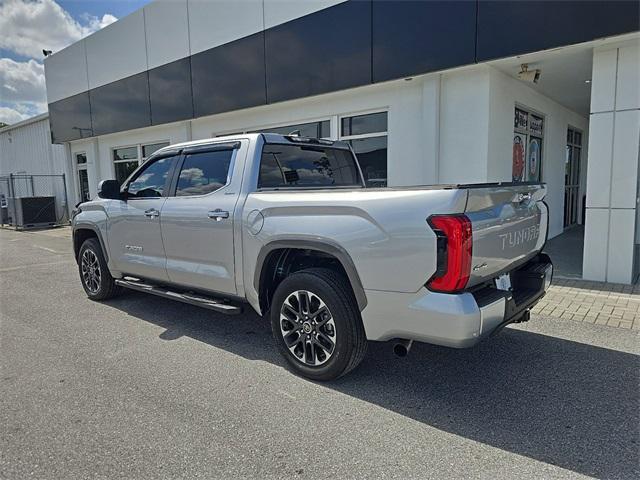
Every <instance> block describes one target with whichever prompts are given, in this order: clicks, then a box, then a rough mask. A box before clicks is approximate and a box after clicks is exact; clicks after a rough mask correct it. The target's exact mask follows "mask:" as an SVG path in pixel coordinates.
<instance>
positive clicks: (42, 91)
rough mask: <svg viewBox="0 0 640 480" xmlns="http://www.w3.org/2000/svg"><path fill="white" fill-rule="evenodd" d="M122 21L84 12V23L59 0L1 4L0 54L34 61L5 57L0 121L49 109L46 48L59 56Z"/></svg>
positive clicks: (0, 0) (1, 0) (0, 70)
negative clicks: (60, 51) (77, 43)
mask: <svg viewBox="0 0 640 480" xmlns="http://www.w3.org/2000/svg"><path fill="white" fill-rule="evenodd" d="M116 20H117V18H116V17H114V16H113V15H111V14H109V13H107V14H104V15H103V16H102V17H101V18H100V17H95V16H93V15H89V14H84V15H82V16H81V18H80V21H78V20H75V19H74V18H73V17H72V16H71V15H69V13H68V12H66V11H65V10H64V9H63V8H62V7H60V5H58V4H57V3H56V2H55V1H54V0H0V32H2V34H0V50H7V51H9V52H13V53H14V54H17V55H19V56H22V57H27V58H30V60H28V61H25V62H21V61H16V60H12V59H10V58H0V122H4V123H15V122H18V121H20V120H24V119H25V118H28V117H30V116H33V115H37V114H39V113H42V112H44V111H46V110H47V104H46V101H47V100H46V87H45V81H44V66H43V65H42V63H41V59H42V58H43V54H42V50H43V49H46V50H53V51H54V52H57V51H59V50H62V49H63V48H64V47H66V46H68V45H70V44H71V43H73V42H77V41H78V40H80V39H81V38H83V37H86V36H87V35H89V34H91V33H93V32H95V31H97V30H100V29H101V28H104V27H106V26H107V25H109V24H110V23H113V22H115V21H116ZM34 59H35V60H34ZM36 60H37V61H36Z"/></svg>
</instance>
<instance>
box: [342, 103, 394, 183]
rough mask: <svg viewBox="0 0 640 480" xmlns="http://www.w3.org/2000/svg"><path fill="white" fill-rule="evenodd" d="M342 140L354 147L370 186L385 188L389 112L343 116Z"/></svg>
mask: <svg viewBox="0 0 640 480" xmlns="http://www.w3.org/2000/svg"><path fill="white" fill-rule="evenodd" d="M340 140H344V141H346V142H349V144H350V145H351V147H352V148H353V151H354V152H355V154H356V156H357V157H358V163H359V164H360V168H361V169H362V173H363V175H364V179H365V181H366V184H367V187H386V186H387V112H378V113H370V114H366V115H354V116H349V117H342V118H341V119H340Z"/></svg>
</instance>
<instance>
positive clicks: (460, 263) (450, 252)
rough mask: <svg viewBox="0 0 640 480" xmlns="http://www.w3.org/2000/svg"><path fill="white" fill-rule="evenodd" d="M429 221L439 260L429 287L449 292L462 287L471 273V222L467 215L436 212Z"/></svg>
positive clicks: (428, 283)
mask: <svg viewBox="0 0 640 480" xmlns="http://www.w3.org/2000/svg"><path fill="white" fill-rule="evenodd" d="M428 222H429V225H431V228H433V231H434V232H435V234H436V237H437V250H438V260H437V268H436V273H435V274H434V275H433V276H432V277H431V278H430V279H429V281H428V282H427V288H429V290H434V291H437V292H448V293H451V292H457V291H459V290H462V289H463V288H464V287H466V285H467V282H468V281H469V273H470V272H471V255H472V246H473V235H472V232H471V221H470V220H469V219H468V218H467V216H466V215H432V216H431V217H429V219H428Z"/></svg>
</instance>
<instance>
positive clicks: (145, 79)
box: [89, 72, 151, 135]
mask: <svg viewBox="0 0 640 480" xmlns="http://www.w3.org/2000/svg"><path fill="white" fill-rule="evenodd" d="M89 99H90V101H91V123H92V124H93V133H94V134H95V135H105V134H107V133H113V132H121V131H124V130H132V129H134V128H142V127H148V126H149V125H151V111H150V108H149V74H148V72H142V73H138V74H137V75H133V76H131V77H127V78H123V79H122V80H118V81H116V82H113V83H109V84H107V85H104V86H102V87H98V88H94V89H93V90H91V91H90V92H89Z"/></svg>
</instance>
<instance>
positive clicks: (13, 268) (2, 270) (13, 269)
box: [0, 260, 68, 272]
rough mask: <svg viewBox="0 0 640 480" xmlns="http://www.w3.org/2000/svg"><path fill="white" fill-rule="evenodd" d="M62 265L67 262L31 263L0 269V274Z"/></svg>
mask: <svg viewBox="0 0 640 480" xmlns="http://www.w3.org/2000/svg"><path fill="white" fill-rule="evenodd" d="M63 263H68V261H66V260H63V261H59V262H46V263H32V264H30V265H18V266H15V267H5V268H0V272H13V271H15V270H23V269H25V268H33V267H46V266H50V265H62V264H63Z"/></svg>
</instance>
